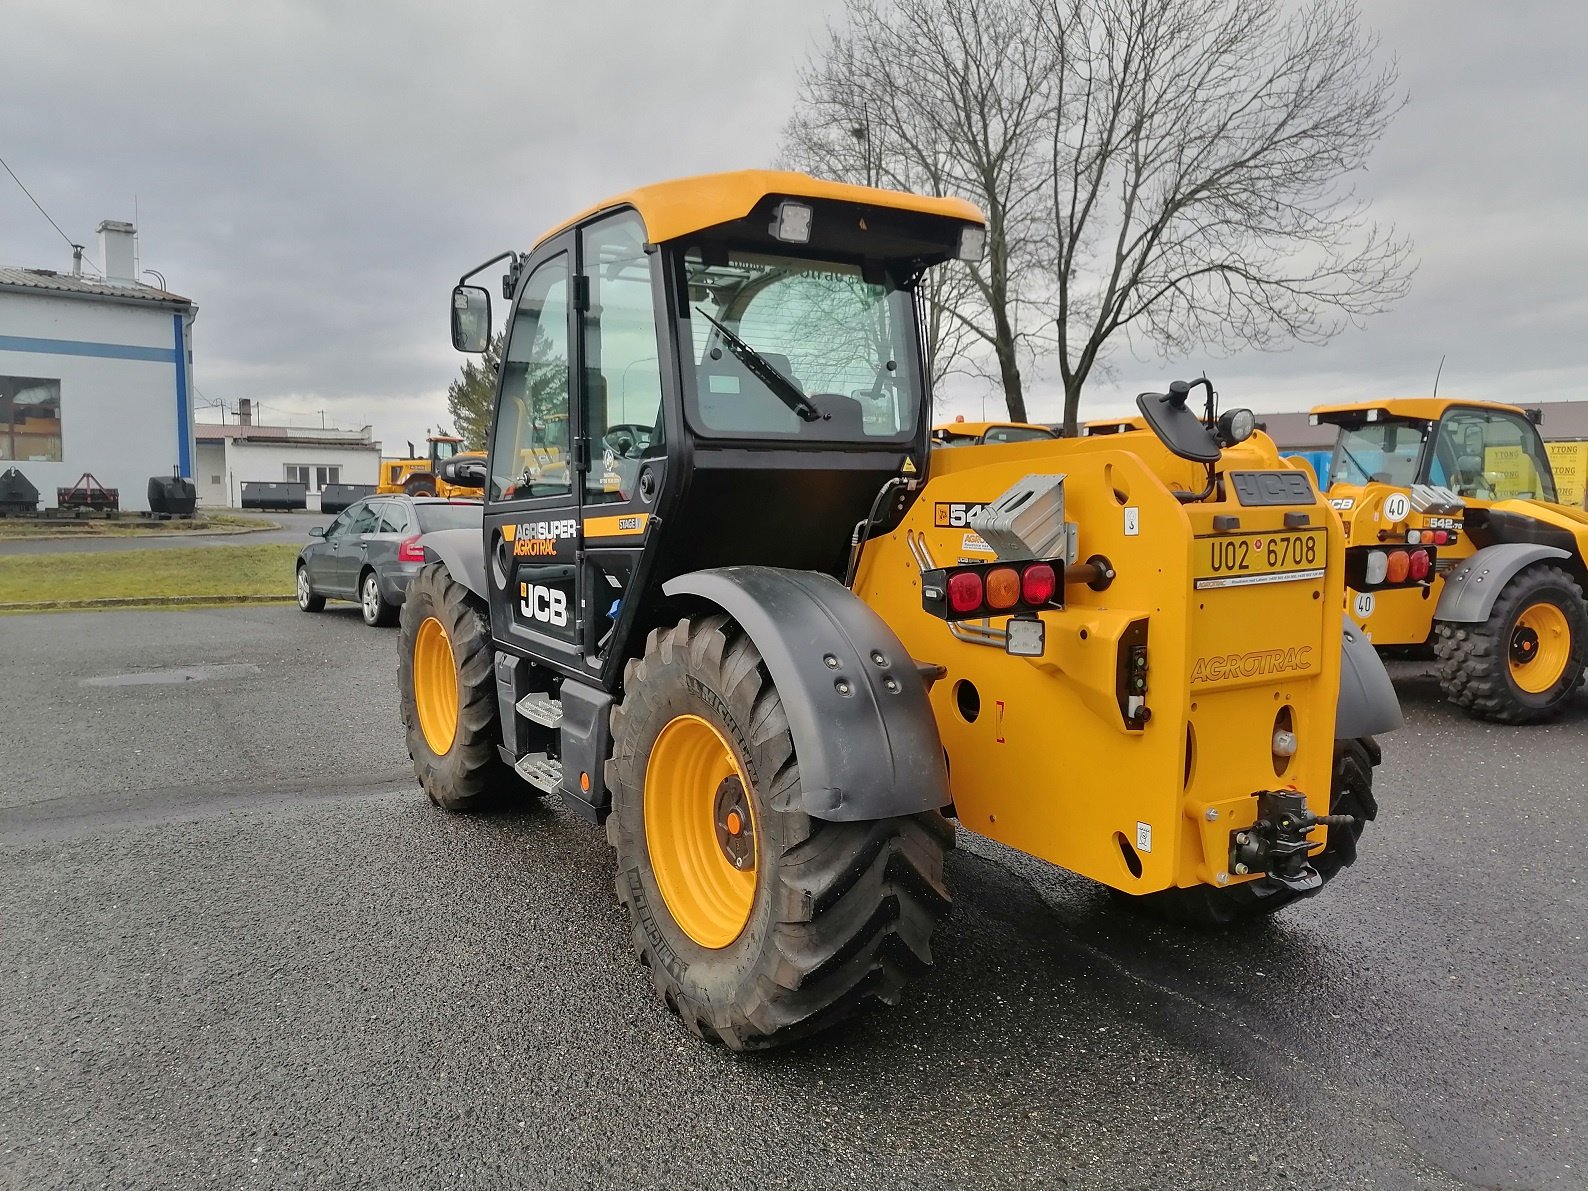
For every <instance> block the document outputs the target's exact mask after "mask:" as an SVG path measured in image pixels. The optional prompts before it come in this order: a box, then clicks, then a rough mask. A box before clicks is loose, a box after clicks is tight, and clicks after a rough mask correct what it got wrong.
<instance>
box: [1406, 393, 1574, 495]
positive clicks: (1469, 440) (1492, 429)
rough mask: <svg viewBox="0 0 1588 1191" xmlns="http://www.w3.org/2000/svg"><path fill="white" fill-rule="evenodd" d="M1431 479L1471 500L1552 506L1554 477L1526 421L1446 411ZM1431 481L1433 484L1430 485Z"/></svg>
mask: <svg viewBox="0 0 1588 1191" xmlns="http://www.w3.org/2000/svg"><path fill="white" fill-rule="evenodd" d="M1435 460H1436V463H1438V464H1442V465H1443V466H1442V467H1435V468H1434V469H1432V470H1433V474H1438V473H1439V472H1443V473H1444V474H1445V475H1446V476H1448V480H1447V481H1446V482H1447V483H1448V485H1449V486H1450V487H1451V488H1454V489H1455V490H1456V492H1457V494H1459V495H1461V496H1470V497H1472V498H1473V499H1475V500H1510V499H1512V498H1515V497H1521V498H1524V499H1538V500H1548V501H1553V500H1554V499H1555V476H1554V473H1553V472H1552V471H1551V470H1550V465H1549V459H1548V457H1547V456H1546V455H1545V454H1544V451H1543V448H1542V446H1541V445H1540V444H1539V441H1538V432H1537V431H1535V430H1534V429H1533V424H1532V423H1531V422H1529V421H1527V419H1525V418H1522V417H1519V416H1518V415H1516V414H1510V413H1506V412H1504V411H1502V410H1487V409H1456V410H1451V411H1450V412H1449V413H1447V414H1446V415H1445V417H1444V420H1443V421H1442V422H1441V423H1440V424H1439V440H1438V444H1437V446H1436V449H1435ZM1436 482H1437V481H1436Z"/></svg>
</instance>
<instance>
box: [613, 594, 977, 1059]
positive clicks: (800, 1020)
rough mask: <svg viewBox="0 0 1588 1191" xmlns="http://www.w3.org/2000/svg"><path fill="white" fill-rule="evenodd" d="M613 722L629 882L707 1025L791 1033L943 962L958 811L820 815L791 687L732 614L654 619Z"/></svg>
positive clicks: (759, 1040) (838, 1015) (635, 912)
mask: <svg viewBox="0 0 1588 1191" xmlns="http://www.w3.org/2000/svg"><path fill="white" fill-rule="evenodd" d="M612 738H613V755H612V760H611V761H609V762H608V765H607V784H608V787H609V788H610V789H611V791H612V797H613V812H612V815H611V816H610V817H609V818H608V820H607V837H608V839H609V840H610V841H611V843H612V845H613V847H614V848H615V849H616V852H617V863H618V875H617V894H618V899H619V901H621V902H622V903H623V905H624V906H625V907H626V908H627V909H628V912H629V920H630V924H631V927H632V931H633V939H634V948H635V951H636V952H637V954H638V955H639V958H640V962H641V963H642V964H644V965H645V966H646V967H648V968H649V969H650V972H651V982H652V985H653V986H654V987H655V989H656V992H657V994H658V995H659V996H660V997H661V999H662V1000H663V1001H664V1002H665V1003H666V1004H667V1006H668V1007H669V1008H670V1009H672V1010H673V1011H674V1012H675V1013H677V1014H678V1015H679V1017H680V1018H682V1019H683V1021H684V1024H685V1025H686V1026H688V1027H689V1029H690V1030H692V1031H693V1032H694V1033H696V1034H698V1035H700V1036H701V1037H704V1038H706V1039H708V1040H710V1041H713V1042H719V1043H722V1044H723V1045H725V1046H728V1047H731V1048H732V1049H734V1050H748V1049H757V1048H762V1047H769V1046H777V1045H781V1044H783V1043H786V1042H791V1041H793V1040H795V1039H797V1038H800V1037H804V1036H806V1035H808V1034H812V1033H814V1032H816V1031H818V1030H820V1029H823V1028H825V1027H827V1026H829V1025H832V1024H834V1023H836V1022H838V1021H840V1020H842V1019H844V1018H846V1017H848V1016H849V1015H850V1014H851V1013H853V1012H854V1011H855V1010H856V1009H857V1008H859V1007H860V1006H861V1005H863V1004H865V1003H867V1002H870V1001H881V1002H884V1003H887V1004H894V1003H896V1002H897V1001H898V1000H899V997H900V995H901V992H902V990H903V987H904V984H905V983H906V981H907V980H908V979H909V978H911V977H912V976H916V975H919V974H920V973H922V972H924V971H925V970H926V968H927V967H928V966H929V965H930V964H931V950H930V946H929V941H930V938H931V933H932V929H933V927H934V926H935V924H936V922H937V920H938V919H939V918H941V917H943V915H944V914H946V913H947V911H948V906H949V899H948V893H947V891H946V889H945V887H944V883H943V857H944V853H945V851H946V849H947V847H948V845H949V843H950V841H951V840H952V838H953V834H952V833H953V828H952V826H951V825H950V824H949V823H948V821H947V820H946V819H944V818H943V817H942V816H941V815H939V814H937V813H936V812H931V813H928V814H921V815H911V816H905V817H900V818H895V819H884V820H878V821H874V822H865V823H831V822H827V821H824V820H821V819H813V818H811V817H810V816H808V815H806V814H805V813H804V811H803V810H801V809H800V774H799V765H798V762H797V760H796V758H795V756H794V742H793V738H792V736H791V735H790V733H789V727H788V721H787V719H786V718H785V715H784V712H783V705H782V700H781V699H780V698H779V696H778V693H777V690H776V689H775V688H774V687H773V685H772V681H771V678H770V676H769V675H768V674H767V672H766V669H765V667H764V666H763V665H762V663H761V657H760V654H759V653H757V652H756V649H755V647H754V646H753V645H752V644H751V643H750V640H749V638H748V637H747V636H745V634H744V633H743V632H742V631H741V630H740V629H739V628H738V626H737V625H736V624H735V623H734V622H733V621H731V620H729V619H727V618H726V617H723V616H713V617H710V618H707V619H704V620H698V621H690V620H684V621H680V622H679V623H678V624H677V625H676V626H674V627H672V628H669V629H665V630H660V631H657V632H653V633H652V634H651V636H650V639H649V640H648V641H647V643H646V649H645V654H644V656H643V657H641V658H639V659H637V660H636V661H633V662H630V663H629V669H628V672H627V674H626V675H625V695H624V699H623V702H622V703H621V704H620V705H619V706H618V707H616V708H615V709H614V710H613V713H612Z"/></svg>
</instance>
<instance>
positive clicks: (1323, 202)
mask: <svg viewBox="0 0 1588 1191" xmlns="http://www.w3.org/2000/svg"><path fill="white" fill-rule="evenodd" d="M1285 9H1286V5H1285V4H1284V2H1283V0H1044V2H1043V3H1041V4H1040V9H1039V11H1037V12H1034V13H1033V17H1034V20H1033V29H1034V35H1035V36H1036V37H1037V38H1038V39H1039V40H1040V41H1041V42H1042V43H1043V45H1044V46H1045V47H1046V52H1047V56H1048V58H1049V60H1050V61H1052V63H1053V64H1054V73H1053V75H1052V80H1051V81H1052V85H1053V95H1052V105H1051V107H1050V108H1049V117H1050V120H1049V129H1048V132H1049V138H1050V141H1049V144H1050V153H1049V165H1050V167H1051V168H1050V171H1049V180H1050V200H1051V204H1052V206H1051V218H1050V219H1049V220H1048V221H1047V223H1048V230H1049V232H1050V233H1051V243H1050V252H1049V259H1048V267H1049V278H1050V282H1051V287H1052V289H1051V293H1052V300H1053V301H1054V303H1055V317H1056V325H1057V330H1058V351H1057V363H1058V368H1059V375H1060V377H1061V379H1062V380H1063V383H1064V424H1065V427H1066V429H1067V430H1068V431H1069V432H1070V433H1073V432H1074V430H1075V425H1076V420H1077V411H1078V408H1079V404H1080V396H1081V390H1082V387H1083V386H1084V385H1085V383H1086V380H1087V377H1088V376H1089V375H1090V374H1091V373H1092V370H1093V369H1094V368H1095V367H1096V366H1097V365H1098V362H1099V360H1100V358H1101V357H1102V356H1103V354H1104V352H1105V349H1106V348H1107V346H1108V345H1109V344H1110V342H1111V341H1116V337H1117V336H1118V335H1119V334H1120V333H1121V332H1124V333H1125V334H1126V335H1127V336H1130V335H1139V336H1140V338H1142V339H1144V340H1146V341H1147V342H1149V343H1151V344H1152V345H1154V346H1155V347H1156V348H1157V349H1158V350H1159V352H1161V353H1162V354H1164V355H1170V354H1184V353H1186V352H1188V351H1191V350H1193V349H1195V348H1197V347H1210V348H1213V349H1215V350H1224V351H1233V350H1236V349H1238V348H1241V347H1257V348H1272V347H1277V346H1285V345H1287V344H1289V343H1291V342H1294V341H1302V342H1321V341H1323V340H1325V339H1328V338H1329V337H1330V336H1332V335H1334V334H1336V333H1337V332H1338V331H1340V330H1341V329H1342V328H1343V326H1344V325H1345V324H1346V323H1347V322H1356V321H1358V320H1360V319H1362V318H1363V317H1365V316H1366V315H1369V314H1372V313H1375V312H1377V311H1379V310H1382V309H1384V307H1385V306H1386V305H1388V304H1389V303H1390V302H1392V301H1394V300H1395V299H1396V298H1398V297H1400V296H1401V295H1402V294H1403V293H1405V291H1406V288H1407V286H1408V284H1409V281H1410V275H1411V271H1412V267H1411V262H1410V259H1409V258H1410V244H1409V242H1408V241H1407V240H1406V239H1404V238H1401V237H1397V235H1396V234H1395V231H1394V229H1393V228H1389V229H1383V228H1380V227H1378V226H1376V225H1373V224H1371V223H1369V222H1368V220H1367V219H1366V209H1367V205H1366V203H1365V202H1363V201H1361V200H1360V199H1359V198H1358V197H1357V196H1356V195H1355V193H1354V192H1353V191H1352V189H1351V187H1350V185H1349V178H1350V175H1352V174H1353V173H1355V172H1357V171H1359V170H1360V169H1361V168H1362V167H1363V166H1364V164H1365V163H1366V160H1367V156H1368V153H1369V151H1370V150H1371V149H1372V148H1373V146H1374V144H1375V143H1376V142H1377V141H1378V138H1379V136H1380V134H1381V133H1382V132H1383V131H1384V129H1385V127H1386V125H1387V124H1388V122H1389V120H1390V119H1391V117H1392V116H1393V115H1394V113H1395V111H1396V110H1397V108H1398V106H1399V100H1398V98H1397V96H1396V94H1395V74H1394V69H1393V67H1384V66H1375V65H1374V57H1375V50H1376V48H1377V47H1376V42H1375V40H1374V39H1373V38H1372V37H1371V36H1369V35H1367V34H1365V33H1364V32H1363V31H1362V30H1361V28H1360V26H1359V24H1358V20H1357V15H1356V9H1355V5H1354V3H1352V2H1351V0H1311V2H1310V3H1308V4H1307V5H1306V6H1305V7H1303V8H1301V9H1300V10H1299V11H1298V10H1295V9H1294V8H1293V7H1292V8H1291V15H1289V16H1287V15H1286V12H1285Z"/></svg>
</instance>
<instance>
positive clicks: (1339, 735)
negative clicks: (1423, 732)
mask: <svg viewBox="0 0 1588 1191" xmlns="http://www.w3.org/2000/svg"><path fill="white" fill-rule="evenodd" d="M1340 650H1341V659H1340V695H1339V702H1338V703H1337V704H1336V709H1335V717H1334V735H1335V739H1336V740H1355V739H1357V738H1359V737H1362V736H1377V735H1379V734H1380V733H1382V732H1393V731H1394V730H1395V729H1396V728H1399V727H1400V726H1401V725H1402V724H1403V723H1404V722H1405V721H1404V719H1403V717H1402V715H1401V701H1400V699H1399V698H1398V697H1397V696H1396V694H1395V684H1394V683H1392V682H1391V681H1390V676H1389V671H1388V670H1386V669H1384V661H1383V659H1382V658H1380V657H1379V656H1378V650H1376V649H1374V648H1373V643H1372V642H1371V641H1369V640H1368V639H1367V634H1366V633H1364V632H1362V630H1361V629H1359V628H1357V627H1356V625H1354V624H1352V623H1351V619H1350V618H1349V617H1347V618H1346V621H1345V635H1344V637H1343V639H1342V640H1341V643H1340Z"/></svg>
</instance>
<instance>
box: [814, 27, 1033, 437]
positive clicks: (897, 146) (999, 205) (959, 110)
mask: <svg viewBox="0 0 1588 1191" xmlns="http://www.w3.org/2000/svg"><path fill="white" fill-rule="evenodd" d="M1031 16H1032V13H1031V11H1030V8H1029V5H1028V4H1023V3H1020V2H1019V0H978V3H975V4H965V3H960V2H958V0H897V2H894V3H889V2H888V0H846V4H845V22H844V27H843V28H842V29H839V28H830V29H829V30H828V34H827V42H826V44H825V46H824V47H823V48H822V49H821V50H820V51H819V52H818V53H817V55H816V56H815V57H814V58H813V59H812V61H811V62H810V63H808V64H807V66H806V68H805V70H804V72H803V74H802V76H801V89H800V99H799V105H798V108H797V110H796V114H795V115H794V117H793V118H792V119H791V120H790V121H789V124H788V126H787V128H786V129H785V133H784V139H783V156H784V158H785V160H787V161H789V162H790V163H791V164H794V165H795V166H797V167H799V168H803V169H809V170H812V171H813V172H817V173H822V174H826V175H828V176H833V177H838V178H841V179H846V180H850V181H856V182H862V183H865V184H868V185H881V186H890V187H894V188H897V189H901V190H925V191H929V192H932V193H937V194H952V195H959V196H961V197H964V198H968V199H970V200H971V201H973V202H975V203H976V204H978V205H979V206H980V207H981V209H982V210H983V212H985V214H986V216H987V226H988V236H987V255H986V258H985V259H984V260H983V261H982V262H981V263H980V264H978V265H973V266H969V267H967V268H961V267H960V266H950V267H947V268H944V269H939V270H936V271H935V275H929V278H928V280H927V281H925V282H923V287H922V293H921V296H922V300H923V305H924V308H925V312H926V315H927V319H926V323H927V351H928V359H929V366H930V369H931V374H932V378H933V380H934V381H936V380H941V379H942V378H943V377H944V376H947V375H948V374H950V373H951V372H953V371H956V370H960V369H963V368H965V367H966V366H967V363H968V360H969V358H970V353H971V349H972V347H973V346H974V345H976V344H978V343H980V344H985V345H986V347H987V348H989V349H990V350H991V353H992V356H993V359H994V360H995V362H996V367H997V370H998V377H999V379H1000V381H1001V382H1002V385H1003V389H1004V395H1005V399H1006V401H1007V403H1008V407H1009V412H1010V416H1011V417H1014V418H1016V419H1018V420H1021V421H1024V420H1025V417H1026V409H1025V393H1024V388H1023V382H1022V379H1021V375H1020V360H1021V357H1022V354H1023V353H1024V352H1025V350H1026V347H1025V345H1026V343H1027V341H1028V340H1029V337H1030V334H1031V331H1032V330H1035V329H1036V328H1034V327H1033V328H1023V327H1022V326H1021V325H1020V322H1019V317H1018V313H1017V312H1018V309H1019V307H1018V300H1019V298H1020V293H1019V289H1018V286H1019V279H1020V277H1021V276H1022V275H1024V274H1026V273H1028V272H1030V271H1031V268H1032V266H1033V265H1034V264H1036V263H1037V262H1038V260H1039V258H1038V256H1037V253H1038V251H1039V248H1040V246H1041V243H1042V240H1041V237H1040V235H1039V234H1038V231H1039V229H1038V227H1037V224H1036V216H1037V215H1038V213H1039V211H1040V208H1041V201H1042V197H1043V193H1044V177H1045V175H1044V171H1043V168H1042V167H1043V151H1044V135H1043V134H1044V125H1043V122H1042V115H1043V110H1044V108H1043V93H1044V88H1045V84H1044V78H1043V75H1044V71H1043V69H1042V66H1041V63H1040V62H1039V61H1038V55H1039V53H1040V47H1039V46H1038V44H1037V43H1036V42H1035V41H1033V40H1032V39H1031V38H1030V37H1029V36H1028V34H1029V32H1030V29H1029V26H1030V22H1031Z"/></svg>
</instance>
